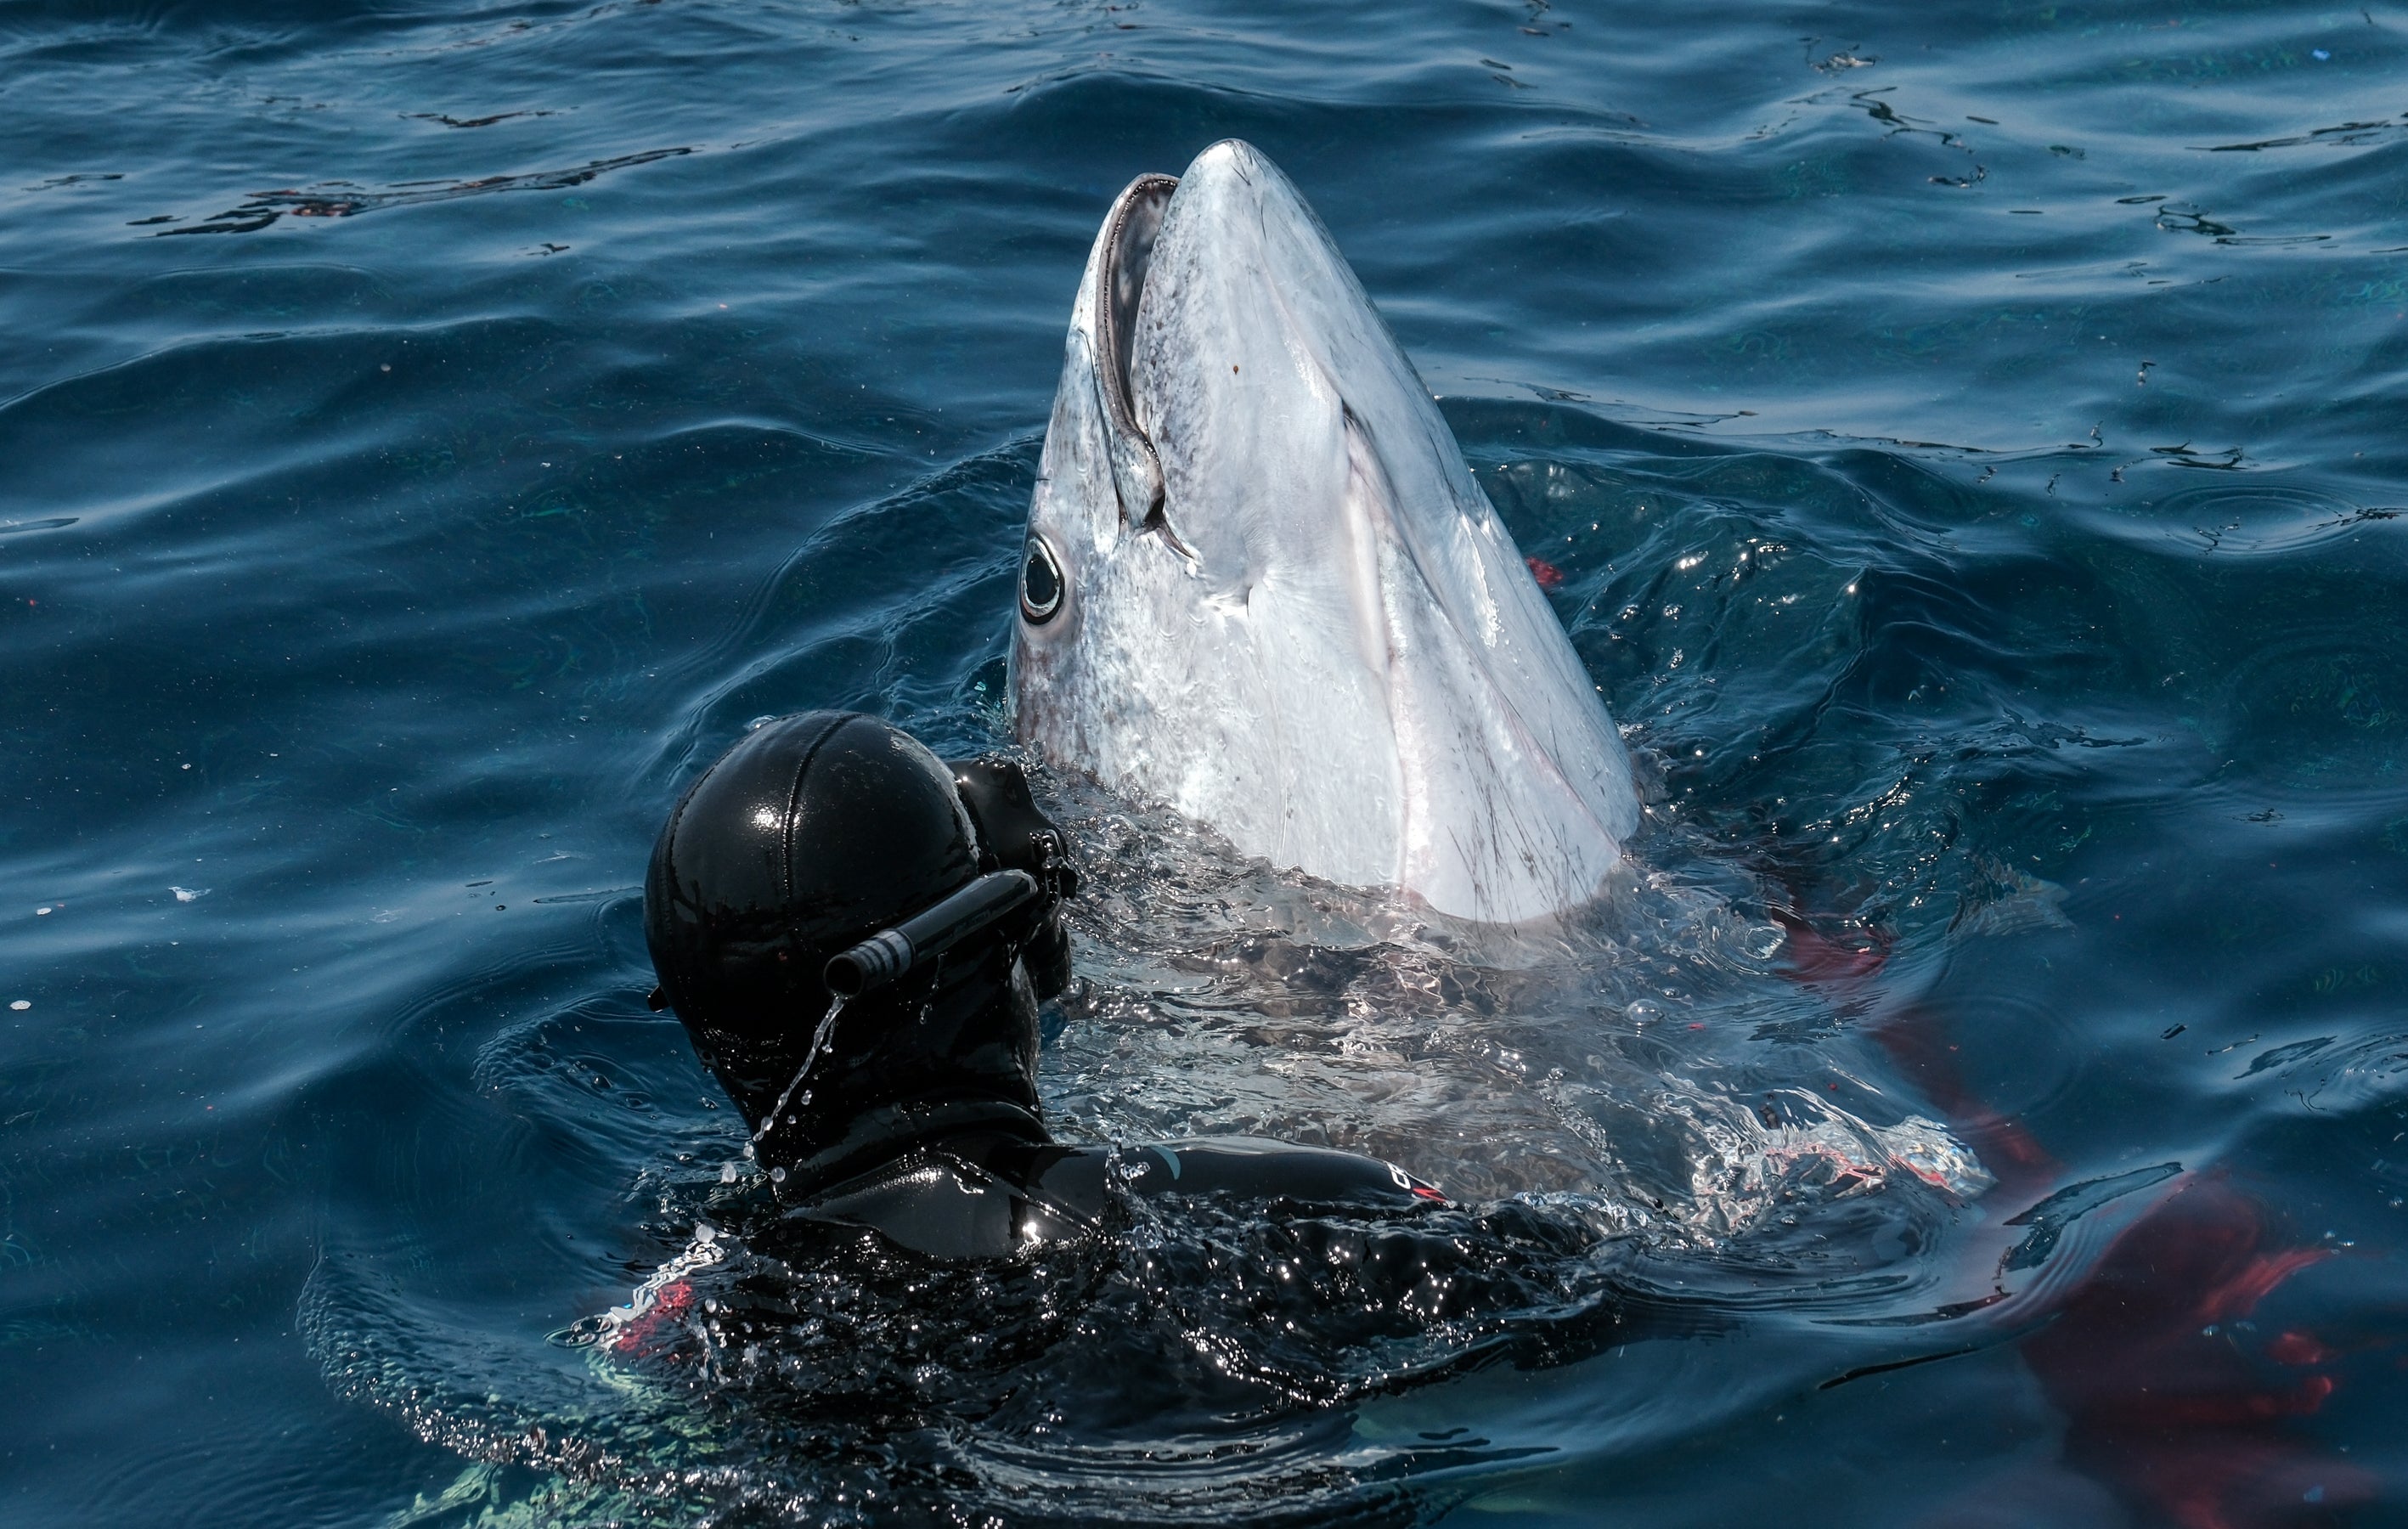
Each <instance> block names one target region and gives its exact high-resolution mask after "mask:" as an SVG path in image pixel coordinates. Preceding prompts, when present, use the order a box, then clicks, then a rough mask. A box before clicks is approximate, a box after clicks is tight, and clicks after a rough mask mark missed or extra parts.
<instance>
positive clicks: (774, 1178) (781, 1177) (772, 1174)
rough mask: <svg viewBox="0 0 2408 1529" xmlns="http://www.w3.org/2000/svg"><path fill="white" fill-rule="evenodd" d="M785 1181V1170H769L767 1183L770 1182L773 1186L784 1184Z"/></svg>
mask: <svg viewBox="0 0 2408 1529" xmlns="http://www.w3.org/2000/svg"><path fill="white" fill-rule="evenodd" d="M785 1181H786V1170H785V1169H783V1168H771V1169H770V1170H769V1182H771V1183H773V1184H782V1183H784V1182H785Z"/></svg>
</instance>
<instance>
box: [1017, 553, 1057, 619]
mask: <svg viewBox="0 0 2408 1529" xmlns="http://www.w3.org/2000/svg"><path fill="white" fill-rule="evenodd" d="M1061 608H1062V565H1061V564H1058V563H1056V562H1054V549H1052V548H1051V547H1048V546H1046V545H1045V538H1044V537H1042V536H1030V537H1029V538H1028V550H1027V552H1026V555H1025V557H1024V558H1023V560H1022V562H1021V564H1020V616H1021V619H1022V620H1023V621H1025V622H1027V623H1028V624H1029V625H1031V626H1043V625H1044V624H1045V623H1046V622H1050V621H1052V620H1053V619H1054V616H1055V614H1056V613H1058V612H1059V611H1060V610H1061Z"/></svg>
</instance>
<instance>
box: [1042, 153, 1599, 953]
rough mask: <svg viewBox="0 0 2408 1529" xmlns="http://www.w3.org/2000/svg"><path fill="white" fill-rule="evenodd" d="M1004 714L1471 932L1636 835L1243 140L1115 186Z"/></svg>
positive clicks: (1075, 322)
mask: <svg viewBox="0 0 2408 1529" xmlns="http://www.w3.org/2000/svg"><path fill="white" fill-rule="evenodd" d="M1011 691H1012V700H1013V707H1014V713H1013V714H1014V726H1015V729H1016V732H1017V735H1018V736H1019V738H1020V740H1021V741H1022V742H1023V743H1024V744H1025V745H1026V746H1027V747H1028V748H1029V749H1030V750H1032V751H1033V752H1035V753H1036V754H1038V755H1039V756H1040V757H1041V758H1043V759H1045V760H1047V761H1048V762H1050V763H1052V764H1055V765H1057V766H1060V767H1062V768H1065V769H1069V770H1075V771H1082V772H1084V773H1085V774H1087V775H1089V776H1092V777H1093V778H1094V779H1097V780H1098V781H1099V782H1101V783H1102V784H1104V785H1105V786H1107V787H1110V788H1111V789H1113V790H1114V791H1116V792H1118V793H1122V794H1124V795H1126V796H1131V797H1135V798H1139V799H1143V800H1149V801H1154V802H1159V803H1162V804H1166V805H1168V806H1169V807H1173V808H1175V809H1177V810H1178V811H1180V812H1182V813H1184V814H1185V815H1187V816H1188V817H1190V818H1193V819H1195V820H1197V821H1198V822H1202V823H1204V824H1206V825H1208V826H1210V827H1211V828H1212V829H1214V830H1217V831H1218V832H1219V833H1220V834H1222V835H1223V836H1226V838H1227V839H1228V840H1229V841H1230V842H1231V843H1232V844H1233V845H1235V846H1236V848H1237V849H1238V850H1240V852H1242V853H1245V854H1248V855H1253V856H1259V857H1262V858H1263V859H1265V860H1268V861H1269V862H1270V863H1271V864H1273V865H1277V866H1280V867H1283V868H1292V869H1294V870H1297V871H1301V872H1303V873H1305V874H1306V875H1308V876H1312V877H1318V878H1321V879H1326V880H1329V881H1335V882H1340V883H1344V884H1348V885H1353V886H1359V887H1370V888H1390V887H1392V888H1396V889H1398V890H1399V891H1400V892H1401V893H1403V894H1404V895H1405V896H1406V897H1407V899H1409V900H1411V901H1413V902H1417V903H1418V904H1419V905H1421V906H1423V907H1427V908H1429V909H1432V910H1434V911H1436V912H1438V913H1441V914H1445V915H1448V916H1451V917H1453V918H1456V919H1462V920H1469V921H1475V922H1497V923H1511V922H1526V921H1530V920H1535V919H1541V918H1543V917H1546V916H1548V915H1552V914H1555V913H1559V912H1561V911H1563V910H1566V909H1569V908H1571V907H1577V906H1578V905H1580V904H1582V903H1584V902H1586V901H1588V900H1590V899H1592V898H1593V897H1595V896H1596V894H1597V893H1598V889H1599V886H1600V884H1601V883H1602V881H1603V879H1604V878H1605V876H1606V875H1607V873H1608V872H1610V871H1611V870H1612V869H1613V866H1614V865H1615V863H1616V862H1617V861H1618V860H1619V858H1620V856H1621V854H1622V846H1623V843H1624V841H1625V840H1626V839H1627V838H1628V837H1629V836H1630V834H1631V832H1632V831H1633V829H1634V828H1635V827H1636V825H1637V823H1638V821H1639V803H1638V798H1637V795H1636V793H1634V792H1633V790H1632V786H1631V779H1630V761H1629V757H1628V754H1627V751H1626V750H1625V749H1624V747H1623V743H1622V738H1621V736H1620V735H1619V734H1618V733H1617V732H1616V730H1615V728H1614V725H1613V720H1612V719H1611V718H1610V717H1609V716H1607V714H1606V709H1605V707H1604V705H1603V704H1602V703H1601V702H1600V701H1599V700H1598V693H1597V689H1596V687H1595V686H1594V685H1593V684H1592V683H1591V681H1590V679H1589V678H1588V676H1587V674H1586V673H1585V672H1584V670H1583V669H1582V667H1581V664H1580V660H1579V658H1578V657H1577V655H1575V654H1574V652H1573V651H1572V647H1571V643H1570V640H1569V639H1568V638H1567V637H1566V636H1565V634H1564V629H1563V627H1562V625H1561V624H1560V623H1559V622H1557V621H1556V619H1555V612H1554V611H1553V610H1552V609H1551V608H1550V607H1549V606H1548V604H1547V600H1546V597H1545V596H1544V595H1543V594H1542V593H1540V590H1539V588H1538V584H1537V582H1536V580H1535V579H1533V578H1532V576H1531V573H1530V570H1529V568H1528V566H1527V564H1526V563H1525V561H1524V559H1523V557H1522V554H1521V553H1520V551H1519V550H1517V549H1516V548H1515V547H1514V545H1513V539H1512V536H1509V535H1508V534H1507V533H1506V530H1505V527H1504V526H1503V524H1502V523H1501V522H1499V521H1498V517H1497V512H1496V510H1495V508H1494V507H1492V506H1491V505H1490V504H1489V502H1488V497H1487V495H1486V494H1485V493H1483V492H1482V491H1481V489H1480V486H1479V484H1478V483H1477V482H1476V481H1475V480H1474V479H1473V478H1472V475H1471V472H1470V470H1469V468H1468V467H1467V466H1466V465H1465V464H1464V460H1463V453H1462V450H1461V449H1460V448H1458V447H1457V446H1456V444H1455V437H1454V436H1453V434H1452V433H1451V432H1450V431H1449V430H1448V428H1447V424H1446V421H1445V419H1444V418H1443V417H1442V416H1441V414H1440V412H1439V410H1438V407H1437V406H1436V404H1435V403H1434V402H1433V401H1432V398H1431V394H1430V393H1429V390H1428V389H1427V388H1426V386H1425V385H1424V384H1423V382H1422V380H1421V378H1420V376H1419V375H1418V374H1417V373H1416V372H1415V371H1414V369H1413V365H1412V362H1411V361H1409V360H1408V359H1407V358H1406V356H1405V353H1404V350H1402V348H1401V347H1399V346H1398V343H1397V341H1396V338H1395V337H1394V336H1392V335H1391V334H1390V333H1389V332H1388V328H1387V326H1386V324H1385V323H1383V322H1382V320H1381V318H1380V316H1379V314H1378V313H1377V312H1376V311H1375V310H1374V309H1373V308H1372V307H1371V303H1370V300H1369V297H1367V296H1366V295H1365V294H1364V292H1363V288H1362V286H1361V284H1360V283H1359V282H1358V281H1356V279H1355V273H1354V271H1353V269H1352V268H1351V267H1349V266H1348V264H1347V263H1346V260H1345V257H1344V256H1343V255H1341V254H1340V253H1339V250H1338V248H1337V246H1336V244H1335V243H1334V242H1333V241H1332V240H1331V238H1330V236H1329V235H1328V233H1327V231H1326V230H1325V229H1324V228H1323V227H1322V225H1321V222H1320V220H1319V219H1317V218H1315V217H1314V216H1313V213H1312V208H1311V207H1308V206H1306V204H1305V201H1304V198H1303V197H1302V195H1300V194H1299V193H1297V189H1296V187H1295V186H1294V185H1293V184H1291V183H1290V182H1289V180H1288V179H1287V178H1286V177H1285V176H1284V175H1283V174H1281V173H1280V171H1279V169H1278V168H1277V167H1276V166H1274V165H1273V164H1271V163H1270V161H1269V160H1268V159H1266V158H1264V157H1263V155H1262V154H1261V153H1259V152H1258V151H1256V150H1254V149H1253V148H1251V147H1249V146H1248V145H1246V144H1243V143H1240V142H1238V141H1236V140H1234V139H1233V140H1229V141H1226V142H1222V143H1217V144H1214V145H1213V146H1212V147H1211V148H1210V149H1207V150H1204V152H1203V153H1202V154H1200V155H1198V156H1197V159H1196V162H1195V163H1194V164H1191V165H1189V166H1188V168H1187V172H1186V174H1185V175H1184V176H1183V177H1181V178H1179V179H1175V180H1174V179H1171V178H1170V177H1168V176H1162V175H1147V176H1140V177H1139V178H1138V179H1136V180H1135V181H1133V182H1131V183H1130V185H1129V187H1128V189H1127V190H1125V191H1124V192H1123V193H1121V194H1120V196H1119V198H1118V199H1117V200H1115V201H1114V203H1113V204H1112V207H1111V212H1110V214H1109V215H1108V216H1107V217H1106V218H1105V220H1104V223H1103V227H1102V229H1101V231H1100V232H1098V233H1097V236H1096V242H1095V246H1094V249H1093V250H1092V251H1091V252H1090V253H1089V255H1088V257H1087V266H1086V273H1085V275H1084V277H1083V278H1082V279H1081V281H1080V284H1079V294H1078V298H1077V301H1076V304H1075V305H1074V307H1073V308H1072V311H1071V316H1070V328H1069V336H1068V341H1067V343H1066V345H1065V348H1064V357H1063V366H1062V379H1061V385H1060V387H1059V389H1058V390H1057V391H1056V393H1055V394H1054V414H1053V419H1052V421H1051V423H1050V425H1049V427H1048V429H1047V431H1046V436H1045V450H1044V458H1043V463H1042V465H1041V467H1040V468H1039V475H1038V480H1037V488H1036V493H1035V494H1034V496H1033V499H1032V501H1031V503H1030V506H1029V514H1028V529H1027V538H1026V542H1025V547H1024V550H1023V558H1022V566H1021V580H1020V620H1019V622H1018V624H1017V632H1016V636H1015V638H1014V641H1013V643H1012V654H1011Z"/></svg>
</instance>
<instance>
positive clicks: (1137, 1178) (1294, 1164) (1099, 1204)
mask: <svg viewBox="0 0 2408 1529" xmlns="http://www.w3.org/2000/svg"><path fill="white" fill-rule="evenodd" d="M1114 1176H1117V1177H1118V1179H1119V1180H1120V1185H1121V1192H1122V1193H1128V1194H1134V1195H1138V1196H1141V1197H1153V1196H1155V1195H1166V1194H1193V1195H1211V1196H1215V1197H1221V1198H1226V1199H1235V1200H1244V1201H1249V1202H1254V1203H1258V1204H1264V1205H1270V1204H1283V1205H1288V1206H1299V1207H1301V1206H1311V1207H1317V1208H1318V1207H1358V1208H1361V1209H1366V1210H1399V1209H1409V1208H1412V1207H1415V1206H1424V1205H1442V1204H1444V1203H1445V1197H1444V1196H1443V1195H1441V1193H1439V1192H1438V1190H1436V1189H1435V1188H1433V1187H1431V1186H1430V1185H1428V1184H1426V1183H1424V1182H1422V1181H1421V1180H1420V1179H1415V1178H1413V1177H1412V1175H1411V1174H1408V1173H1406V1172H1405V1171H1404V1170H1403V1169H1402V1168H1399V1167H1397V1166H1395V1165H1392V1164H1387V1163H1383V1162H1381V1161H1379V1160H1378V1159H1376V1158H1369V1157H1360V1156H1357V1155H1355V1153H1353V1152H1340V1151H1331V1150H1327V1149H1326V1148H1319V1147H1297V1146H1293V1145H1290V1144H1288V1143H1286V1142H1278V1141H1261V1140H1257V1139H1255V1138H1254V1137H1251V1136H1214V1137H1206V1138H1201V1139H1196V1140H1186V1141H1169V1142H1162V1143H1158V1144H1155V1145H1153V1146H1147V1147H1132V1148H1106V1147H1066V1146H1063V1145H1061V1144H1059V1143H1056V1142H1032V1141H1029V1140H1027V1139H1026V1138H1025V1137H1020V1136H1001V1135H995V1134H990V1133H977V1134H964V1135H959V1136H946V1137H943V1138H941V1139H939V1140H937V1141H933V1142H929V1143H925V1144H924V1145H922V1146H919V1147H916V1148H914V1149H912V1150H910V1151H907V1152H905V1153H903V1154H902V1155H900V1156H897V1157H896V1158H893V1159H891V1160H889V1161H887V1162H885V1163H882V1164H881V1165H878V1166H877V1167H875V1168H872V1169H870V1170H869V1171H868V1172H867V1173H860V1174H855V1175H853V1176H851V1177H849V1178H846V1179H843V1180H841V1181H840V1182H837V1183H833V1184H830V1185H828V1186H827V1187H826V1188H824V1189H822V1190H820V1191H819V1192H818V1193H813V1194H810V1195H808V1196H807V1197H804V1198H802V1199H800V1200H799V1201H798V1202H797V1203H796V1204H795V1206H794V1208H793V1209H791V1210H789V1211H788V1212H787V1218H788V1219H789V1220H793V1221H804V1222H825V1223H830V1224H835V1225H843V1226H860V1227H867V1228H869V1229H871V1230H873V1231H875V1232H877V1233H879V1234H880V1235H881V1236H884V1237H885V1238H886V1240H888V1241H889V1242H892V1243H894V1244H895V1245H896V1246H897V1247H899V1248H905V1249H909V1250H911V1251H913V1252H916V1253H922V1254H925V1255H926V1256H928V1257H932V1258H943V1259H975V1258H1001V1257H1006V1256H1009V1255H1011V1254H1012V1253H1015V1252H1018V1251H1020V1250H1023V1249H1025V1248H1027V1247H1029V1246H1031V1245H1033V1244H1037V1243H1045V1242H1065V1241H1073V1240H1076V1239H1078V1238H1080V1237H1083V1236H1088V1235H1090V1234H1092V1233H1094V1232H1096V1231H1097V1230H1098V1229H1099V1228H1100V1227H1101V1226H1102V1224H1103V1218H1104V1213H1105V1210H1106V1208H1107V1207H1108V1206H1109V1204H1110V1203H1111V1198H1112V1194H1113V1190H1112V1188H1111V1179H1112V1178H1113V1177H1114Z"/></svg>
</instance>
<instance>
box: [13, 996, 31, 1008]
mask: <svg viewBox="0 0 2408 1529" xmlns="http://www.w3.org/2000/svg"><path fill="white" fill-rule="evenodd" d="M8 1007H10V1008H14V1009H20V1010H22V1009H28V1008H31V1007H34V1003H33V1000H32V999H30V998H20V999H18V1000H17V1001H16V1002H15V1003H12V1004H10V1005H9V1006H8Z"/></svg>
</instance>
